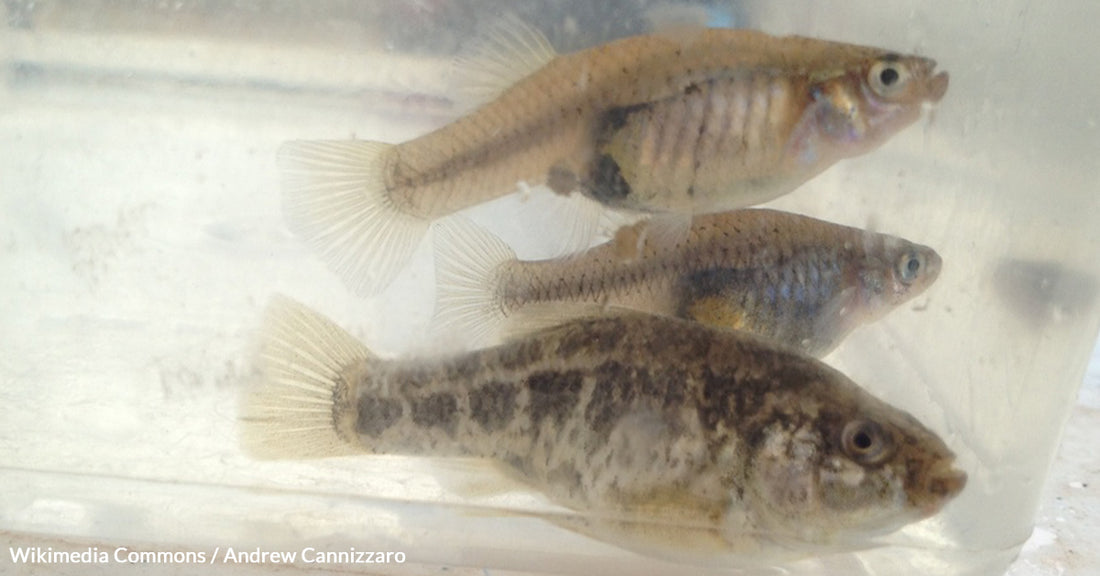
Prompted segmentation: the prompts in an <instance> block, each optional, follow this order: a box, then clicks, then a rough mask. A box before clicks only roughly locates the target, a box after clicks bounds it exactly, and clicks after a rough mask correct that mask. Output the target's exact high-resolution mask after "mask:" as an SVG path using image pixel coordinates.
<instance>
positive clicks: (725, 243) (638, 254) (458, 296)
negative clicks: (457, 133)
mask: <svg viewBox="0 0 1100 576" xmlns="http://www.w3.org/2000/svg"><path fill="white" fill-rule="evenodd" d="M435 245H436V254H437V256H436V282H437V291H436V325H437V327H438V329H439V330H440V331H442V332H445V331H450V332H452V333H455V334H462V338H463V341H464V342H468V343H471V344H477V343H483V342H491V341H494V339H495V338H497V337H504V338H507V337H510V336H514V335H516V334H519V333H523V332H524V331H530V330H532V329H534V328H537V327H543V326H546V325H552V324H558V323H561V322H564V321H565V320H567V319H569V318H575V317H580V316H586V315H594V314H599V313H602V312H603V311H604V310H607V309H610V308H629V309H633V310H639V311H643V312H648V313H652V314H662V315H667V316H677V317H680V318H685V319H689V320H694V321H697V322H702V323H704V324H709V325H712V326H718V327H723V328H730V329H735V330H744V331H747V332H752V333H754V334H757V335H759V336H762V337H764V338H766V339H769V340H772V341H775V342H778V343H781V344H783V345H786V346H788V347H791V348H794V349H796V350H799V351H801V352H804V353H806V354H810V355H813V356H818V357H820V356H824V355H825V354H828V353H829V352H830V351H832V350H833V349H834V348H835V347H836V346H837V345H838V344H839V343H840V342H841V341H842V340H843V339H844V337H845V336H847V335H848V334H849V333H851V331H852V330H854V329H855V328H857V327H859V326H860V325H863V324H866V323H868V322H872V321H874V320H877V319H879V318H881V317H882V316H884V315H886V314H887V313H888V312H890V311H891V310H893V309H894V308H896V307H898V306H899V305H901V304H903V303H905V302H907V301H909V300H910V299H912V298H914V297H915V296H917V295H918V294H921V293H923V292H924V291H925V290H926V289H928V287H929V286H931V285H932V283H933V282H935V281H936V279H937V278H938V277H939V273H940V268H941V266H942V261H941V259H940V256H939V255H938V254H937V253H936V251H935V250H933V249H932V248H929V247H927V246H923V245H920V244H914V243H912V242H909V241H907V240H904V239H901V238H898V237H895V236H890V235H887V234H879V233H875V232H869V231H866V230H861V229H858V228H851V227H848V226H842V225H839V224H833V223H830V222H825V221H823V220H817V219H814V218H810V217H808V216H801V215H798V214H792V213H787V212H779V211H776V210H766V209H742V210H734V211H731V212H723V213H719V214H706V215H702V216H696V217H695V218H694V219H693V220H692V224H691V229H690V231H689V233H688V234H687V236H686V237H681V236H680V235H678V234H668V233H664V232H663V231H662V230H661V228H660V224H659V223H658V222H655V221H642V222H640V223H637V224H634V225H633V226H628V227H623V228H621V229H619V231H618V232H617V233H616V234H615V237H614V238H613V239H612V240H611V241H609V242H607V243H605V244H602V245H600V246H596V247H594V248H592V249H590V250H588V251H585V252H582V253H579V254H575V255H570V256H566V257H563V258H558V259H552V260H537V261H521V260H517V259H516V256H515V253H514V252H512V250H511V248H509V247H508V246H507V245H506V244H504V243H503V242H502V241H501V240H499V239H498V238H496V237H494V236H492V235H491V234H490V233H488V232H486V231H484V230H482V229H481V228H478V227H477V226H476V225H474V224H472V223H470V222H469V221H467V220H464V219H461V218H460V217H455V218H450V219H447V220H444V221H442V222H440V223H439V224H438V225H437V227H436V235H435Z"/></svg>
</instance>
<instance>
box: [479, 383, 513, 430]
mask: <svg viewBox="0 0 1100 576" xmlns="http://www.w3.org/2000/svg"><path fill="white" fill-rule="evenodd" d="M516 391H517V390H516V387H515V385H514V384H510V383H507V382H490V383H488V384H486V385H484V386H481V387H480V388H477V389H475V390H472V391H471V392H470V416H472V417H473V419H474V421H475V422H477V423H478V425H480V426H481V428H482V429H483V430H485V431H486V432H496V431H498V430H501V429H503V428H505V427H506V426H508V423H509V422H511V420H512V418H513V416H514V415H515V412H516Z"/></svg>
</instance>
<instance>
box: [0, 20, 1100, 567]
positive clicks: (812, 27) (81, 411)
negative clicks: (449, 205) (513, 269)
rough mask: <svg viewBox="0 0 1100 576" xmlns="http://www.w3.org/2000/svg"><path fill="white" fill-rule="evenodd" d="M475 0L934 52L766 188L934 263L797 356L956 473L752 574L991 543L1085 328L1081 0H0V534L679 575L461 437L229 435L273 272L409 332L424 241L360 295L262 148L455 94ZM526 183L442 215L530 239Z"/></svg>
mask: <svg viewBox="0 0 1100 576" xmlns="http://www.w3.org/2000/svg"><path fill="white" fill-rule="evenodd" d="M503 5H509V6H511V7H512V9H513V10H514V11H515V12H516V13H517V14H518V15H519V16H520V17H521V18H523V19H525V20H527V21H529V22H531V23H533V24H534V25H536V26H537V27H539V28H540V29H543V30H544V31H545V32H546V33H547V35H548V36H549V37H550V39H551V41H552V42H553V43H554V44H555V46H557V47H558V48H559V50H563V51H564V50H571V49H580V48H583V47H586V46H589V45H592V44H594V43H598V42H602V41H607V40H610V39H612V38H616V37H620V36H624V35H627V34H633V33H640V32H643V31H644V30H645V29H646V27H647V26H652V25H654V23H656V25H657V26H665V27H667V26H674V25H675V24H676V23H681V22H695V23H698V22H702V23H706V24H709V25H714V26H745V27H753V28H759V29H763V30H765V31H768V32H771V33H775V34H802V35H809V36H816V37H822V38H828V39H835V40H843V41H847V42H853V43H860V44H868V45H874V46H882V47H889V48H893V49H897V50H899V51H902V52H916V53H920V54H924V55H928V56H931V57H934V58H936V59H937V61H938V62H939V65H940V67H941V68H943V69H946V70H949V71H950V73H951V85H950V89H949V91H948V93H947V96H946V97H945V98H944V100H943V101H942V102H941V103H940V105H939V106H937V107H936V109H935V110H933V111H931V112H930V113H929V114H927V115H926V118H925V119H924V120H922V121H920V122H918V124H916V125H914V126H912V127H910V128H908V129H907V130H905V131H904V132H902V133H901V134H899V135H898V136H897V137H895V138H893V139H892V140H891V141H889V142H888V143H887V144H886V145H884V146H883V147H882V148H880V149H878V150H876V151H874V152H873V153H870V154H868V155H866V156H863V157H860V158H856V159H852V160H848V161H844V162H842V163H840V164H839V165H837V166H835V167H834V168H832V169H830V170H829V171H827V172H826V173H824V174H822V175H821V176H820V177H818V178H816V179H814V180H813V181H811V182H810V183H809V184H807V185H805V186H803V187H802V188H801V189H799V190H798V191H796V192H795V193H793V194H790V195H789V196H786V197H784V198H781V199H780V200H777V201H775V202H774V203H773V205H774V206H775V207H779V208H782V209H786V210H792V211H796V212H800V213H804V214H807V215H811V216H814V217H818V218H823V219H827V220H831V221H835V222H839V223H843V224H848V225H853V226H859V227H863V228H871V229H874V230H877V231H881V232H887V233H890V234H894V235H898V236H902V237H905V238H908V239H911V240H913V241H916V242H920V243H922V244H927V245H929V246H932V247H933V248H935V249H936V250H937V251H938V252H939V253H940V255H941V256H942V257H943V260H944V268H943V272H942V275H941V277H940V279H939V280H938V281H937V283H936V284H935V285H934V286H933V287H932V288H931V289H930V290H929V291H928V292H927V293H926V294H924V295H922V296H921V297H919V298H917V299H916V300H915V301H913V302H911V303H910V304H908V305H906V306H903V307H902V308H900V309H898V310H897V311H895V312H894V313H892V314H890V315H889V316H888V317H887V318H885V319H884V320H883V321H881V322H879V323H876V324H873V325H870V326H867V327H864V328H861V329H859V330H857V331H856V332H855V333H854V334H853V335H852V336H851V337H850V338H849V339H848V340H847V341H846V342H845V343H844V344H843V345H842V346H841V347H840V348H839V349H838V350H837V351H836V352H834V353H833V354H832V355H830V356H829V357H827V358H826V362H828V363H829V364H831V365H833V366H835V367H837V368H839V369H840V370H841V371H843V372H844V373H846V374H847V375H848V376H850V377H851V378H852V379H853V380H855V381H856V382H858V383H860V384H861V385H863V386H865V387H866V388H867V389H868V390H870V391H871V392H872V393H874V394H875V395H877V396H879V397H881V398H883V399H885V400H887V401H888V402H890V403H892V404H894V405H895V406H898V407H901V408H903V409H904V410H907V411H909V412H911V413H912V414H914V415H915V416H917V417H918V418H919V419H920V420H921V421H922V422H924V423H925V424H926V425H928V426H929V427H930V428H932V429H934V430H935V431H937V432H938V433H939V434H940V435H941V436H942V437H944V438H945V440H946V441H947V442H948V444H949V445H950V447H951V448H952V449H953V450H954V451H956V452H957V453H958V454H959V458H960V466H961V467H962V468H963V469H965V470H966V471H967V472H968V474H969V483H968V485H967V488H966V490H965V491H964V492H963V493H962V495H961V496H960V497H959V498H958V499H957V500H955V501H954V502H952V503H951V504H950V505H949V506H948V507H947V508H946V509H945V510H944V511H943V512H942V513H941V514H939V515H937V516H936V517H934V518H932V519H929V520H927V521H925V522H922V523H920V524H917V525H913V526H911V527H909V528H907V529H904V530H902V531H901V532H899V533H897V534H895V535H892V536H890V537H889V538H888V539H887V541H886V542H885V545H884V546H883V547H881V548H877V549H874V550H870V551H866V552H861V553H857V554H842V555H836V556H831V557H828V558H824V559H820V560H810V561H804V562H801V563H798V564H794V565H789V566H785V567H783V568H784V569H785V570H788V571H790V572H792V573H807V574H816V573H830V572H837V573H841V572H843V573H866V574H910V573H914V571H915V570H920V571H921V572H923V573H936V574H952V573H954V574H996V573H999V572H1001V571H1003V569H1004V567H1005V566H1006V565H1007V563H1008V562H1009V561H1010V560H1011V559H1012V557H1013V556H1014V555H1015V553H1016V550H1018V547H1019V546H1020V545H1021V544H1022V543H1023V541H1024V540H1025V539H1026V538H1027V537H1028V535H1029V534H1030V529H1031V525H1032V522H1033V518H1034V514H1035V511H1036V507H1037V499H1038V497H1039V494H1040V489H1041V487H1042V484H1043V480H1044V477H1045V475H1046V473H1047V470H1048V467H1049V464H1050V462H1051V459H1052V458H1053V455H1054V451H1055V449H1056V446H1057V443H1058V440H1059V434H1060V431H1061V426H1062V423H1063V421H1064V419H1065V418H1066V415H1067V413H1068V412H1067V411H1068V408H1069V406H1070V405H1071V403H1072V401H1073V399H1074V398H1075V392H1076V390H1077V387H1078V385H1079V383H1080V381H1081V378H1082V375H1083V373H1084V369H1085V365H1086V360H1087V358H1088V355H1089V352H1090V350H1091V349H1092V346H1093V342H1094V341H1095V338H1096V334H1097V329H1098V326H1100V301H1098V299H1097V297H1096V292H1097V288H1098V282H1100V280H1098V279H1097V274H1098V273H1100V267H1098V266H1097V261H1096V255H1097V254H1098V248H1100V234H1098V232H1097V231H1098V230H1100V194H1098V192H1100V164H1097V162H1096V161H1095V157H1096V154H1095V151H1096V150H1100V128H1098V127H1097V123H1098V121H1100V119H1098V118H1097V112H1096V106H1095V102H1094V100H1095V98H1094V95H1095V94H1098V93H1100V77H1098V76H1097V75H1096V74H1093V73H1091V71H1092V70H1094V69H1095V64H1094V62H1093V61H1094V56H1093V52H1094V50H1093V48H1094V46H1095V41H1094V40H1093V38H1092V33H1093V30H1091V29H1090V26H1089V25H1090V24H1091V23H1095V22H1100V5H1096V4H1094V3H1091V2H1078V3H1075V4H1074V3H1069V2H1062V3H1034V2H1026V1H1024V0H1012V1H1009V2H1002V3H998V4H996V5H993V4H988V3H957V2H947V1H935V2H924V3H920V4H919V5H918V4H912V5H910V4H904V3H883V2H873V1H869V0H868V1H846V2H837V3H822V2H816V3H805V2H764V1H760V2H733V3H713V4H690V5H674V4H668V3H664V4H661V5H659V6H658V5H652V6H650V5H647V3H645V2H609V3H599V4H598V6H599V7H594V6H597V5H596V4H591V3H587V2H580V1H578V2H564V3H538V2H518V3H515V4H512V3H497V2H489V1H488V0H483V1H475V0H469V1H467V2H457V1H455V2H449V1H435V2H411V1H409V2H398V1H389V2H369V3H358V2H337V1H325V2H301V3H295V2H261V1H256V2H238V3H232V4H229V3H222V2H187V1H181V2H176V3H162V2H139V1H137V0H133V1H127V2H106V1H102V2H65V1H39V2H21V1H18V0H16V1H11V2H5V3H4V4H3V5H0V16H2V18H0V26H2V28H0V150H2V151H3V154H0V254H2V257H0V300H2V301H3V302H4V304H3V305H2V306H0V342H2V345H0V491H2V492H3V493H4V494H5V495H6V496H5V497H4V498H3V499H0V531H3V532H4V533H6V534H7V535H9V536H10V540H11V541H12V542H15V543H17V544H18V545H20V546H30V545H41V546H52V547H53V548H54V549H66V548H72V549H74V550H84V549H85V548H86V547H89V546H92V547H96V546H97V547H99V549H101V550H109V551H112V552H113V551H114V550H115V549H116V548H117V547H118V546H122V545H127V546H131V547H135V546H136V547H141V548H142V549H146V550H191V551H203V552H206V553H207V554H210V553H211V552H212V551H213V550H214V549H215V548H219V549H222V550H224V548H225V547H227V546H236V547H239V548H248V549H255V548H256V547H258V546H260V547H263V548H264V549H265V550H266V549H272V550H274V549H281V550H299V551H300V550H302V549H303V548H304V547H307V546H309V547H313V548H316V549H318V550H321V549H324V550H345V549H347V548H349V547H357V548H359V549H360V550H363V549H368V548H369V549H372V550H381V551H391V552H397V551H401V552H403V553H404V554H405V555H406V557H407V562H406V563H404V564H401V565H387V566H355V567H353V568H352V569H353V570H358V571H361V572H364V573H366V572H379V571H380V572H384V573H389V572H392V573H402V574H407V573H418V571H422V572H429V571H432V572H434V571H435V570H437V569H438V568H439V567H442V566H446V567H450V568H451V569H452V570H455V571H460V570H468V571H470V572H471V573H474V572H477V573H481V571H482V570H483V569H484V570H511V571H517V572H562V573H575V574H581V573H591V572H593V571H594V569H596V568H599V569H600V571H601V572H602V571H605V570H606V571H609V572H617V573H631V574H664V573H675V572H677V571H678V570H680V569H681V568H680V567H677V566H675V565H673V564H667V563H663V562H654V561H652V560H650V559H646V558H643V557H641V556H638V555H635V554H632V553H629V552H625V551H622V550H619V549H617V548H614V547H612V546H609V545H606V544H603V543H599V542H596V541H593V540H590V539H587V538H585V537H582V536H580V535H577V534H574V533H571V532H569V531H566V530H563V529H561V528H558V527H556V526H555V524H554V523H553V522H550V521H546V520H545V519H546V518H550V519H552V518H554V515H559V514H567V513H568V511H565V510H563V509H561V508H559V507H556V506H554V505H553V504H552V503H550V502H548V501H546V499H544V498H542V497H541V496H539V495H537V494H534V493H531V492H529V491H527V490H525V489H524V488H523V487H522V486H520V485H518V484H515V483H514V482H512V481H510V480H507V479H505V478H503V477H499V476H492V475H491V471H488V472H487V471H486V470H484V469H482V468H481V467H479V466H477V465H468V466H467V465H460V464H454V463H446V462H432V461H427V460H420V459H415V458H397V457H385V458H345V459H334V460H320V461H297V462H257V461H253V460H251V459H250V458H248V457H247V456H245V455H243V454H242V453H241V451H240V449H239V446H238V436H237V433H238V431H237V422H236V417H237V401H238V395H239V394H240V390H241V388H242V387H243V386H244V385H245V384H246V383H247V382H248V381H250V379H252V378H254V376H255V374H254V369H253V367H252V364H251V355H252V353H253V352H254V349H255V343H256V329H257V327H258V326H259V322H260V319H261V317H262V311H263V307H264V305H265V304H266V303H267V301H268V298H269V297H270V295H271V294H273V293H275V292H281V293H285V294H288V295H291V296H293V297H294V298H296V299H298V300H301V301H303V302H305V303H307V304H309V305H310V306H311V307H314V308H316V309H318V310H319V311H321V312H323V313H324V314H326V315H328V316H330V317H332V318H335V319H337V320H338V322H339V323H340V324H341V325H343V326H345V327H347V328H348V329H349V330H351V331H352V333H353V334H355V335H356V336H357V337H360V338H361V339H362V340H363V341H364V342H366V343H368V344H369V346H370V347H371V348H372V349H373V350H375V351H376V352H378V353H379V354H381V355H387V356H388V355H402V354H411V353H417V352H423V351H424V350H425V348H426V347H427V344H425V334H426V331H427V327H428V323H429V320H430V318H431V313H432V306H433V298H434V289H433V283H434V272H433V267H432V261H431V253H430V252H431V246H430V244H431V243H430V241H429V242H424V243H423V244H422V245H421V246H420V249H419V251H418V253H417V257H416V260H415V262H414V265H413V266H412V267H410V269H408V270H406V271H405V273H403V274H402V275H401V276H400V277H399V278H398V279H397V281H396V282H395V283H394V284H393V285H391V286H390V287H389V289H387V291H386V292H385V293H383V294H382V295H381V296H379V297H377V298H370V299H360V298H356V297H354V296H353V295H351V294H350V293H349V292H348V291H347V290H346V288H345V287H344V286H343V285H342V284H341V282H340V281H339V280H338V279H337V278H336V277H334V276H333V275H332V274H330V272H329V271H328V270H327V268H326V267H325V266H324V265H323V264H322V263H321V262H320V261H319V260H317V259H316V258H315V257H314V256H313V255H312V253H310V251H309V250H308V249H307V247H305V246H303V245H302V244H301V243H299V242H298V241H297V240H296V239H295V238H293V237H292V236H291V235H290V233H289V232H288V231H287V230H286V228H285V227H284V224H283V222H282V216H281V212H280V206H279V181H278V170H277V168H276V166H275V151H276V149H277V147H278V146H279V145H280V144H281V143H282V142H283V141H285V140H289V139H299V138H309V139H326V138H353V137H354V138H363V139H375V140H383V141H390V142H399V141H403V140H406V139H408V138H411V137H414V136H416V135H419V134H422V133H425V132H427V131H429V130H431V129H432V128H435V127H437V126H440V125H442V124H444V123H446V122H447V121H449V120H451V119H453V118H454V117H455V115H456V114H457V113H458V110H460V109H461V105H462V103H461V102H460V101H457V100H456V92H455V90H453V89H452V88H451V86H452V84H450V83H449V80H448V78H447V75H448V71H449V69H450V60H451V58H452V56H453V55H454V54H455V53H456V52H457V51H458V50H460V48H461V46H462V45H463V44H464V43H467V42H468V41H469V39H470V38H472V37H474V36H476V34H477V31H478V29H479V27H483V24H484V23H485V22H487V21H490V20H491V19H492V18H494V16H496V15H497V14H499V13H500V12H501V11H502V8H501V6H503ZM1086 71H1088V72H1086ZM543 201H547V200H545V199H540V197H538V195H537V194H536V195H535V196H534V197H533V199H531V200H527V199H524V198H519V197H510V198H506V199H502V200H501V201H498V202H494V203H493V204H492V205H488V206H485V207H482V208H479V209H477V210H475V211H473V212H471V214H470V216H471V217H473V218H474V219H475V220H477V221H478V222H480V223H482V224H485V225H486V226H487V227H490V228H491V229H493V231H494V232H496V233H498V234H500V235H501V236H502V237H504V238H505V239H506V240H507V241H509V242H510V243H512V244H513V245H515V247H516V249H517V251H518V252H519V254H520V255H521V256H523V257H538V256H547V255H550V254H553V253H554V250H556V249H557V248H558V247H557V246H555V244H554V242H553V238H552V236H548V235H547V234H543V233H541V232H533V231H540V230H553V229H554V227H555V226H560V224H561V223H560V222H545V221H540V220H539V218H538V215H539V214H541V213H546V211H541V210H530V209H526V210H524V208H525V206H524V205H525V203H528V202H533V203H537V202H543ZM516 214H519V216H517V215H516ZM486 478H491V480H486ZM510 482H511V483H510ZM486 483H488V484H491V485H490V486H485V485H484V484H486ZM540 518H542V519H540ZM7 561H8V560H7V559H5V560H3V561H0V562H5V563H6V562H7ZM300 567H305V568H310V569H322V570H327V569H336V568H337V567H336V566H332V565H324V566H320V565H305V564H301V566H300ZM24 568H26V566H24ZM105 570H107V571H110V567H109V566H108V567H107V568H105ZM686 570H692V571H694V569H693V568H689V569H686ZM765 572H766V571H765ZM696 573H697V572H696ZM768 573H770V572H768Z"/></svg>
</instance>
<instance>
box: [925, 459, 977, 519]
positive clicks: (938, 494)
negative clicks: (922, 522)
mask: <svg viewBox="0 0 1100 576" xmlns="http://www.w3.org/2000/svg"><path fill="white" fill-rule="evenodd" d="M952 464H953V462H952V461H946V462H941V463H940V464H939V465H938V466H936V467H935V468H933V469H932V470H931V472H930V473H929V475H928V482H927V483H926V484H925V490H924V495H925V498H924V499H923V500H924V502H921V504H920V509H921V512H923V513H924V515H925V517H927V516H932V515H933V514H935V513H937V512H939V511H940V509H941V508H943V506H944V505H945V504H947V502H949V501H950V500H951V499H953V498H954V497H955V496H958V495H959V493H960V492H962V491H963V489H964V488H966V481H967V475H966V472H963V471H962V470H959V469H958V468H955V467H954V466H953V465H952Z"/></svg>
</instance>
